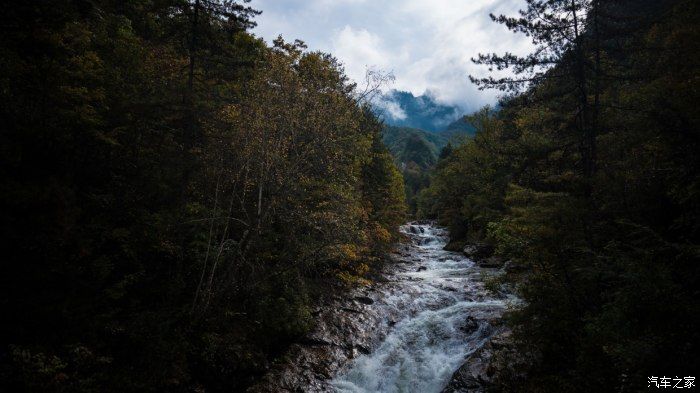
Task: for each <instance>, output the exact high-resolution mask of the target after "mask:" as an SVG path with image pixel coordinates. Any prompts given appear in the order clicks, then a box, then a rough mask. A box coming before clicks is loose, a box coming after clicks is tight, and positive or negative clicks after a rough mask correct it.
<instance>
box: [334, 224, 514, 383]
mask: <svg viewBox="0 0 700 393" xmlns="http://www.w3.org/2000/svg"><path fill="white" fill-rule="evenodd" d="M402 231H403V232H404V233H405V234H407V235H408V236H409V237H410V238H411V239H412V246H411V248H410V249H409V252H408V254H409V258H408V261H409V262H408V263H407V267H406V268H405V269H404V271H401V272H399V273H397V283H396V285H395V286H394V287H393V288H392V290H391V291H390V292H389V293H387V294H385V295H384V296H383V297H382V298H381V299H380V301H379V303H380V304H379V305H378V306H379V307H383V308H384V310H386V315H387V318H392V319H395V320H392V321H390V322H389V321H387V323H388V325H389V326H390V328H389V329H390V330H389V331H388V333H387V335H386V336H385V338H384V339H383V341H381V342H380V343H378V345H377V346H376V347H375V348H373V350H372V351H371V352H370V353H369V354H367V355H362V356H360V357H358V358H356V359H355V360H354V361H353V363H352V364H351V365H350V367H349V368H348V369H346V370H344V371H343V372H342V373H341V374H340V375H339V376H337V377H336V378H335V379H334V380H333V382H332V384H333V386H334V388H335V389H336V390H337V391H339V392H347V393H364V392H428V393H429V392H440V391H441V390H442V389H443V387H444V386H445V385H446V384H447V382H448V381H449V379H450V377H451V376H452V374H453V373H454V372H455V371H456V370H457V368H459V366H460V365H461V364H462V363H463V362H464V360H465V358H466V357H467V356H468V355H469V354H471V353H472V352H474V351H475V350H476V349H478V348H480V347H481V346H482V345H483V344H484V343H485V341H486V340H488V338H489V337H490V335H491V334H492V328H491V325H490V324H489V323H488V322H487V321H486V318H485V316H487V315H491V316H493V315H494V314H497V315H500V313H501V312H502V310H503V308H504V307H505V304H504V302H503V301H502V300H498V299H494V298H492V297H491V296H490V295H488V293H487V292H486V291H484V290H483V284H482V283H481V281H480V280H479V270H478V268H476V267H475V266H474V263H473V262H472V261H470V260H469V259H467V258H466V257H464V256H463V255H462V254H460V253H454V252H449V251H444V250H443V247H444V246H445V243H446V241H447V239H448V238H447V233H446V231H445V230H443V229H442V228H438V227H435V226H434V225H432V224H420V225H418V224H409V225H406V226H403V227H402ZM470 317H471V321H472V325H469V324H468V323H467V321H468V320H469V318H470ZM474 323H476V326H474Z"/></svg>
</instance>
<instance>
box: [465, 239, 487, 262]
mask: <svg viewBox="0 0 700 393" xmlns="http://www.w3.org/2000/svg"><path fill="white" fill-rule="evenodd" d="M493 252H494V249H493V246H492V245H490V244H487V243H483V242H474V243H469V244H467V245H466V246H464V248H463V249H462V253H463V254H464V255H466V256H467V258H469V259H471V260H472V261H475V262H476V261H480V260H483V259H486V258H488V257H490V256H491V255H493Z"/></svg>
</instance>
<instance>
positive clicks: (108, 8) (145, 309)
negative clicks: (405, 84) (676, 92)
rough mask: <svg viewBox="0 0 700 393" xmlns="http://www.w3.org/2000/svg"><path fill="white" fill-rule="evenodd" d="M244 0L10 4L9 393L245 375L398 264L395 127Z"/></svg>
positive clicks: (174, 387) (240, 380) (5, 35)
mask: <svg viewBox="0 0 700 393" xmlns="http://www.w3.org/2000/svg"><path fill="white" fill-rule="evenodd" d="M245 3H246V2H231V1H214V0H196V1H184V0H165V1H146V0H133V1H128V2H121V1H117V2H113V1H100V0H96V1H69V0H56V1H46V2H18V3H15V4H14V5H12V6H11V7H10V6H8V7H6V9H5V10H4V12H3V14H2V16H0V18H1V19H2V34H0V59H2V60H0V64H1V67H2V70H3V72H2V74H1V75H0V102H1V103H2V105H0V119H1V122H2V124H3V127H2V128H3V131H2V136H1V138H0V146H1V148H0V160H1V162H2V165H1V166H0V168H1V169H0V171H1V173H2V182H1V184H2V186H1V187H2V193H1V203H2V211H3V220H2V226H1V228H2V238H3V242H2V244H3V246H2V259H3V263H2V272H1V274H0V277H1V278H0V280H1V287H2V298H1V304H2V315H3V323H2V328H1V330H2V334H1V336H2V337H3V339H2V342H0V390H2V391H7V392H21V391H36V392H39V391H41V392H74V391H80V392H109V391H115V392H116V391H119V392H125V391H134V392H144V391H158V392H162V391H202V392H203V391H207V392H213V391H237V390H241V389H244V388H245V387H246V386H247V385H248V384H249V383H251V382H252V381H253V380H255V378H256V377H257V376H258V375H259V374H260V373H261V372H263V371H264V370H265V369H266V368H267V367H268V366H269V365H270V363H271V362H272V361H273V360H274V359H275V357H276V356H277V355H278V354H279V353H281V351H282V350H283V349H284V348H285V347H286V345H287V344H288V343H289V342H290V341H291V340H293V339H295V338H297V337H299V336H300V335H301V334H303V333H304V332H305V331H306V330H307V329H308V328H309V327H310V326H311V324H312V323H313V319H312V315H311V308H310V305H311V304H313V302H314V301H315V300H317V299H318V298H319V297H320V296H322V295H323V294H324V293H328V292H331V291H336V290H338V288H342V287H343V286H352V285H355V283H357V282H363V281H364V280H366V279H367V277H368V275H370V274H371V273H372V272H373V271H375V270H376V268H377V266H378V265H379V264H380V263H381V261H382V259H383V257H384V253H385V251H386V250H387V248H388V247H389V246H390V245H391V244H392V242H393V241H394V240H395V239H396V236H397V227H398V225H399V224H400V223H402V222H403V219H404V212H405V207H404V196H403V195H404V194H403V192H402V191H403V190H402V188H403V185H402V179H401V174H400V172H399V171H398V170H397V168H396V166H395V165H394V161H393V159H392V157H391V155H390V154H389V152H388V150H387V149H386V148H385V147H384V145H383V144H382V142H381V135H382V129H381V124H380V122H379V121H378V119H376V118H375V116H374V115H373V114H372V113H371V111H370V109H369V108H367V107H364V106H363V104H362V103H361V102H359V101H358V100H357V99H356V97H358V96H359V95H358V94H356V93H357V92H356V88H355V86H354V85H353V84H351V83H350V82H349V81H348V80H347V78H346V77H345V76H344V74H343V72H342V70H341V68H340V66H339V64H338V62H337V61H336V60H335V59H334V58H333V57H331V56H330V55H327V54H324V53H318V52H309V51H306V50H305V46H304V45H303V44H302V43H301V42H285V41H283V40H282V39H278V40H277V41H275V43H274V45H273V46H271V47H269V46H267V45H266V44H265V43H264V41H262V40H261V39H258V38H256V37H254V36H253V35H251V34H250V33H249V29H250V28H251V27H252V26H253V25H254V23H255V22H254V21H253V18H254V17H255V16H256V14H257V13H258V12H257V11H255V10H253V9H251V8H249V7H248V6H247V5H246V4H245Z"/></svg>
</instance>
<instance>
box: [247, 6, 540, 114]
mask: <svg viewBox="0 0 700 393" xmlns="http://www.w3.org/2000/svg"><path fill="white" fill-rule="evenodd" d="M524 4H525V2H524V1H523V0H470V1H464V0H384V1H377V0H373V1H369V0H253V1H252V3H251V5H252V6H253V7H255V8H258V9H260V10H262V11H263V14H262V15H261V16H260V17H259V18H258V27H257V28H256V29H255V30H254V32H255V33H256V34H258V35H259V36H261V37H263V38H265V39H266V40H268V41H271V40H272V39H273V38H275V37H276V36H277V35H279V34H282V35H283V36H284V37H285V38H286V39H289V40H291V39H295V38H299V39H302V40H304V41H306V43H307V44H308V45H309V48H310V49H312V50H316V49H317V50H322V51H325V52H329V53H331V54H333V55H334V56H336V57H337V58H338V59H339V60H340V61H341V62H343V64H344V65H345V69H346V73H347V74H348V76H349V77H350V78H352V79H354V80H355V81H360V80H361V79H362V78H363V76H364V73H365V70H366V68H367V67H373V66H374V67H378V68H381V69H383V70H385V71H393V73H394V75H395V76H396V84H395V85H394V86H391V87H392V88H396V89H399V90H405V91H410V92H412V93H413V94H414V95H416V96H418V95H421V94H423V93H425V92H426V91H429V92H431V94H432V95H433V96H434V98H435V99H436V100H437V101H439V102H441V103H445V104H450V105H457V106H459V107H460V108H462V110H464V111H465V112H467V111H473V110H476V109H478V108H479V107H480V106H483V105H485V104H493V103H494V102H495V100H496V96H497V93H495V92H493V91H479V90H478V89H477V88H476V87H475V86H473V85H472V84H471V83H470V82H469V80H468V75H469V74H473V75H483V74H484V73H485V70H484V69H483V68H479V67H477V66H475V65H474V64H472V63H471V61H470V59H471V58H472V57H475V56H476V55H477V54H478V53H480V52H481V53H484V52H505V51H511V52H515V53H527V52H529V51H530V50H531V44H530V43H529V41H528V40H527V38H525V37H523V36H518V35H515V34H513V33H511V32H509V31H508V30H507V29H506V28H505V27H503V26H501V25H498V24H495V23H493V22H491V20H490V19H489V16H488V15H489V13H490V12H493V13H496V14H499V13H505V14H509V15H515V14H516V13H517V10H518V9H519V8H521V7H522V6H524ZM387 110H388V109H387ZM396 113H397V114H398V112H396Z"/></svg>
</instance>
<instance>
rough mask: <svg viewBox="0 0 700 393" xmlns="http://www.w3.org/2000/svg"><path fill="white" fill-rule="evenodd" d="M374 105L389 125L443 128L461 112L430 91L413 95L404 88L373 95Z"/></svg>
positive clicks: (430, 128) (459, 116)
mask: <svg viewBox="0 0 700 393" xmlns="http://www.w3.org/2000/svg"><path fill="white" fill-rule="evenodd" d="M373 105H374V107H375V109H376V111H377V114H378V115H379V117H381V118H382V119H383V120H384V122H385V123H386V124H388V125H391V126H396V127H411V128H418V129H421V130H425V131H430V132H440V131H444V130H445V129H447V128H448V127H450V125H451V124H452V123H454V122H455V121H456V120H458V119H460V118H461V117H462V115H463V113H462V110H461V109H460V108H458V107H457V106H451V105H445V104H441V103H439V102H437V100H436V99H435V97H434V96H433V95H431V94H430V93H426V94H423V95H420V96H417V97H416V96H414V95H413V94H412V93H410V92H407V91H400V90H391V91H389V92H387V93H384V94H382V95H381V96H380V97H378V98H377V99H375V100H374V102H373Z"/></svg>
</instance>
